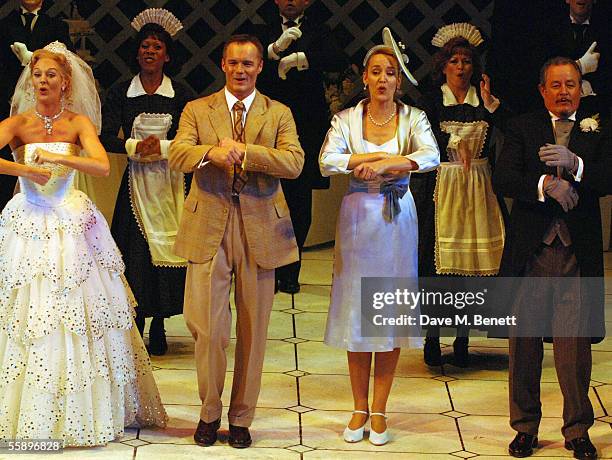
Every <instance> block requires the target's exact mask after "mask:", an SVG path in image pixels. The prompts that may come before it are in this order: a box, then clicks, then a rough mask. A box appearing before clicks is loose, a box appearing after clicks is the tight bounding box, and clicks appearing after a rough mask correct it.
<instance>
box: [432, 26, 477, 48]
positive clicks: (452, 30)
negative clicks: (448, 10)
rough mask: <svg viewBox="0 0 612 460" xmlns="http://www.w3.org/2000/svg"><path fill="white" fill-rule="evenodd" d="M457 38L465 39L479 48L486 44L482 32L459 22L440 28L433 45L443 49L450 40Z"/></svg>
mask: <svg viewBox="0 0 612 460" xmlns="http://www.w3.org/2000/svg"><path fill="white" fill-rule="evenodd" d="M455 37H463V38H465V39H466V40H467V41H468V42H470V45H472V46H478V45H480V44H481V43H482V42H484V40H483V39H482V35H480V31H479V30H478V29H477V28H476V27H475V26H473V25H472V24H469V23H467V22H459V23H454V24H450V25H448V26H444V27H440V29H438V32H436V35H434V37H433V38H432V39H431V44H432V45H434V46H437V47H438V48H442V47H443V46H444V45H446V44H447V43H448V42H449V40H451V39H453V38H455Z"/></svg>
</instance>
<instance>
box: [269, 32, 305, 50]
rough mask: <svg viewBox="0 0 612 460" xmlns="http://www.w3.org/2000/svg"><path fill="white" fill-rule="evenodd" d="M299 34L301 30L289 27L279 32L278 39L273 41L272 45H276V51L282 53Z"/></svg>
mask: <svg viewBox="0 0 612 460" xmlns="http://www.w3.org/2000/svg"><path fill="white" fill-rule="evenodd" d="M301 36H302V31H301V30H300V29H299V28H298V27H296V26H294V27H289V28H288V29H287V30H285V31H284V32H283V33H282V34H281V36H280V37H278V40H276V41H275V42H274V46H275V47H276V49H278V51H280V52H281V53H282V52H283V51H285V50H286V49H287V48H289V45H291V43H292V42H293V41H295V40H297V39H298V38H300V37H301ZM276 49H275V50H274V52H276Z"/></svg>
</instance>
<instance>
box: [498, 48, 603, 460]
mask: <svg viewBox="0 0 612 460" xmlns="http://www.w3.org/2000/svg"><path fill="white" fill-rule="evenodd" d="M580 87H581V74H580V69H579V67H578V65H577V64H576V62H575V61H574V60H573V59H572V58H553V59H551V60H549V61H547V62H546V63H545V64H544V66H543V68H542V71H541V72H540V85H539V90H540V93H541V95H542V98H543V99H544V105H545V107H546V109H545V110H540V111H538V112H534V113H529V114H526V115H522V116H520V117H518V118H516V119H514V120H511V121H510V122H509V124H508V126H507V129H506V133H505V142H504V147H503V151H502V153H501V155H500V158H499V160H498V162H497V167H496V169H495V173H494V175H493V185H494V188H495V190H496V192H497V193H501V194H502V195H504V196H506V197H510V198H513V199H514V204H513V207H512V212H511V216H510V225H509V227H508V232H507V237H506V246H505V248H504V256H503V258H502V265H501V270H500V272H501V274H502V275H505V276H513V277H520V280H519V285H520V286H519V287H518V289H516V290H515V292H513V294H512V295H513V297H514V300H513V306H512V308H513V313H515V314H516V315H517V322H519V323H523V324H527V327H528V328H532V329H533V331H535V332H534V333H524V330H518V331H515V332H511V334H510V336H511V337H510V363H509V367H510V372H509V391H510V425H511V426H512V428H513V429H514V430H515V431H517V435H516V437H515V439H514V440H513V441H512V443H511V444H510V446H509V452H510V454H511V455H513V456H515V457H527V456H529V455H531V454H532V453H533V449H534V448H535V447H537V442H538V441H537V434H538V428H539V424H540V419H541V417H542V411H541V402H540V377H541V372H542V358H543V345H542V337H543V336H548V333H547V332H543V331H544V330H546V331H550V332H551V336H552V337H553V346H554V359H555V367H556V370H557V377H558V380H559V386H560V387H561V391H562V393H563V400H564V403H563V427H562V429H561V431H562V433H563V437H564V438H565V447H566V448H567V449H569V450H573V452H574V456H575V457H576V458H596V455H597V451H596V449H595V447H594V446H593V444H592V443H591V441H590V439H589V435H588V429H589V428H590V427H591V425H592V424H593V417H594V415H593V407H592V405H591V402H590V401H589V397H588V390H589V382H590V376H591V341H592V340H593V338H596V339H595V340H594V341H596V340H601V337H603V335H604V319H603V306H604V295H603V273H604V268H603V254H602V233H601V215H600V207H599V198H600V196H602V195H605V194H609V193H612V181H611V176H610V171H611V166H612V163H611V161H610V158H611V156H610V152H611V151H612V140H611V133H610V126H609V125H608V124H607V123H606V122H603V121H602V120H600V119H599V120H598V119H597V117H593V115H594V114H593V113H591V112H588V111H585V110H581V109H580V110H579V108H578V107H579V105H580V103H581V98H580ZM558 278H563V282H562V283H555V282H554V281H553V282H552V283H549V282H548V280H555V279H558ZM529 283H536V284H535V285H534V284H531V289H529V288H527V286H529ZM534 286H535V288H534ZM544 286H546V287H544ZM597 338H599V339H597Z"/></svg>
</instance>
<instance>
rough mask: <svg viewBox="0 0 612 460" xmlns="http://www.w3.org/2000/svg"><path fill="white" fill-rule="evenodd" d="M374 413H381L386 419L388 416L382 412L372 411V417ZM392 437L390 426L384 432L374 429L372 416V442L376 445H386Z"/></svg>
mask: <svg viewBox="0 0 612 460" xmlns="http://www.w3.org/2000/svg"><path fill="white" fill-rule="evenodd" d="M372 415H379V416H381V417H384V418H385V419H386V418H387V416H386V415H385V414H383V413H381V412H372V413H371V414H370V417H371V416H372ZM390 438H391V436H390V435H389V429H388V428H387V429H385V431H383V432H382V433H377V432H376V431H374V429H373V428H372V418H370V444H374V445H375V446H384V445H385V444H387V443H388V442H389V439H390Z"/></svg>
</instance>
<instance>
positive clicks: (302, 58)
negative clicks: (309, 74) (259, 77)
mask: <svg viewBox="0 0 612 460" xmlns="http://www.w3.org/2000/svg"><path fill="white" fill-rule="evenodd" d="M294 67H296V68H297V69H298V70H299V71H302V70H306V69H307V68H308V59H306V55H305V54H304V53H303V52H301V51H298V52H297V53H291V54H290V55H288V56H285V57H284V58H282V59H281V60H280V61H278V76H279V77H280V79H281V80H286V79H287V72H289V71H290V70H291V69H293V68H294Z"/></svg>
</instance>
